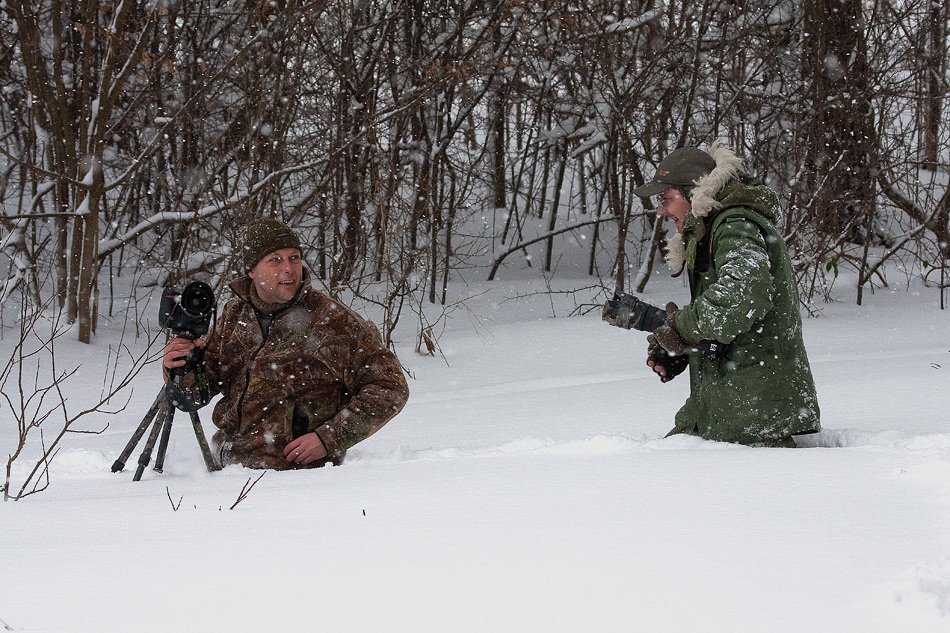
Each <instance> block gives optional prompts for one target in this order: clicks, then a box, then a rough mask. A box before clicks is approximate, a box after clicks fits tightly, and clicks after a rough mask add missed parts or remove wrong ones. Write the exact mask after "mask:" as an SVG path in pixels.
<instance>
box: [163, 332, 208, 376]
mask: <svg viewBox="0 0 950 633" xmlns="http://www.w3.org/2000/svg"><path fill="white" fill-rule="evenodd" d="M204 345H205V340H204V339H203V338H199V339H195V340H191V339H188V338H182V337H180V336H179V337H176V338H173V339H172V340H170V341H168V342H167V343H165V348H164V349H163V350H162V365H164V366H165V368H166V369H174V368H175V367H183V366H184V365H185V357H186V356H188V353H189V352H191V350H193V349H194V348H195V347H204Z"/></svg>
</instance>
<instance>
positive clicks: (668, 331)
mask: <svg viewBox="0 0 950 633" xmlns="http://www.w3.org/2000/svg"><path fill="white" fill-rule="evenodd" d="M677 312H679V308H678V307H676V304H675V303H673V302H670V303H667V304H666V322H665V323H663V325H661V326H660V327H658V328H656V329H655V330H653V336H655V337H656V340H657V342H658V343H659V344H660V345H661V346H662V347H663V349H665V350H666V351H667V352H669V354H670V356H688V355H689V353H690V352H694V351H696V346H695V345H692V344H690V343H687V342H686V341H685V340H684V339H683V337H682V336H680V333H679V332H678V331H677V330H676V313H677Z"/></svg>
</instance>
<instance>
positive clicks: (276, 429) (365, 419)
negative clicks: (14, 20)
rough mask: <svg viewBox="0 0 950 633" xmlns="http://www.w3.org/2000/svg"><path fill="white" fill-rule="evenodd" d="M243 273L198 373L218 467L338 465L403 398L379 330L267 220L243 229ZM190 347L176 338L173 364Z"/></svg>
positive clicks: (167, 360)
mask: <svg viewBox="0 0 950 633" xmlns="http://www.w3.org/2000/svg"><path fill="white" fill-rule="evenodd" d="M243 249H244V250H243V252H242V253H241V254H240V255H241V257H242V261H243V262H244V266H245V268H246V269H247V271H248V272H247V274H246V275H245V276H244V277H242V278H240V279H237V280H236V281H234V282H232V283H231V289H232V290H233V291H234V293H235V294H236V295H237V298H236V299H234V300H232V301H229V302H228V303H227V304H226V305H225V307H224V309H223V311H222V314H221V316H220V318H219V319H218V321H217V323H216V325H215V327H214V330H213V332H212V333H211V334H210V336H209V337H208V339H207V341H204V340H199V341H198V344H199V345H205V357H204V361H205V362H204V370H205V372H206V375H207V378H208V383H209V386H210V388H211V391H212V394H216V393H220V394H221V396H222V397H221V399H220V400H219V401H218V402H217V404H216V405H215V407H214V413H213V414H212V419H213V421H214V424H215V425H216V426H217V427H218V431H217V432H216V433H215V435H214V444H215V446H216V448H217V450H218V451H219V456H220V460H221V463H222V465H228V464H235V463H238V464H243V465H244V466H247V467H249V468H274V469H278V470H284V469H290V468H312V467H317V466H322V465H324V464H326V463H328V462H332V463H334V464H339V463H342V461H343V457H344V456H345V454H346V450H347V449H348V448H350V447H351V446H353V445H354V444H356V443H357V442H360V441H362V440H364V439H366V438H367V437H369V436H370V435H372V434H373V433H375V432H376V431H377V430H379V429H380V428H381V427H382V426H383V425H384V424H386V422H388V421H389V420H390V419H391V418H392V417H393V416H395V415H396V414H397V413H399V411H400V410H401V409H402V407H403V405H404V404H405V403H406V400H407V399H408V397H409V388H408V385H407V384H406V379H405V377H404V376H403V372H402V368H401V366H400V364H399V361H398V359H397V358H396V356H395V355H394V354H393V353H392V352H391V351H389V350H388V349H387V348H386V347H385V346H384V345H383V343H382V340H381V338H380V335H379V332H378V330H377V329H376V327H375V326H374V325H373V324H372V323H370V322H368V321H365V320H364V319H362V318H361V317H359V316H358V315H357V314H356V313H355V312H353V311H352V310H350V309H349V308H348V307H346V306H344V305H343V304H341V303H339V302H337V301H335V300H333V299H331V298H329V297H327V296H326V295H324V294H322V293H319V292H317V291H316V290H314V289H313V288H312V287H311V285H310V278H309V273H308V272H307V270H306V269H304V268H303V265H302V260H301V251H300V241H299V239H298V237H297V235H296V234H295V233H294V232H293V231H292V230H291V229H289V228H288V227H286V226H284V225H283V224H281V223H279V222H277V221H275V220H270V219H265V220H259V221H257V222H255V223H253V224H251V225H250V226H249V227H248V230H247V239H246V241H245V244H244V247H243ZM193 346H194V343H193V342H192V341H189V340H188V339H184V338H175V339H173V340H172V341H170V342H169V343H168V345H166V347H165V352H164V360H163V362H164V365H165V367H166V368H168V369H171V368H173V367H178V366H181V365H183V364H184V360H183V359H182V357H183V356H185V355H186V354H187V353H188V352H189V351H190V350H191V349H192V347H193Z"/></svg>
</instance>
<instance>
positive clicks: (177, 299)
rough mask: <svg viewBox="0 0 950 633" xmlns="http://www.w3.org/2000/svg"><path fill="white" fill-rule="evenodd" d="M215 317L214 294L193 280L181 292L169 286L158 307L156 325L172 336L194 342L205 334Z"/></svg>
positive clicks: (204, 285)
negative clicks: (212, 317)
mask: <svg viewBox="0 0 950 633" xmlns="http://www.w3.org/2000/svg"><path fill="white" fill-rule="evenodd" d="M213 314H214V291H213V290H211V286H209V285H208V284H206V283H204V282H203V281H193V282H191V283H190V284H188V285H187V286H185V289H184V290H181V289H180V288H177V287H175V286H168V287H166V288H165V291H164V292H163V293H162V302H161V304H160V305H159V306H158V324H159V325H161V326H162V327H163V328H166V329H168V330H171V331H172V333H173V334H174V335H175V336H180V337H182V338H190V339H196V338H198V337H200V336H202V335H204V334H207V333H208V328H209V327H211V316H212V315H213Z"/></svg>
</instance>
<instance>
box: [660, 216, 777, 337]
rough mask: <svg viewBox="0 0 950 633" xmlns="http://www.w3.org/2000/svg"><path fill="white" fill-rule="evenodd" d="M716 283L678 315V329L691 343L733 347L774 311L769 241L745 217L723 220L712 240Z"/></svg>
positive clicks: (714, 281)
mask: <svg viewBox="0 0 950 633" xmlns="http://www.w3.org/2000/svg"><path fill="white" fill-rule="evenodd" d="M711 239H712V244H713V253H712V262H713V267H714V269H713V270H710V271H709V272H707V273H705V274H707V275H714V279H713V281H712V283H710V284H708V285H707V286H706V288H705V290H704V291H703V292H702V294H700V295H699V296H698V297H696V298H694V299H693V301H692V302H690V304H689V305H687V306H686V307H684V308H683V309H682V310H680V311H679V312H678V313H677V315H676V328H677V330H678V331H679V333H680V335H681V336H682V337H683V338H684V339H686V340H687V341H690V342H697V341H701V340H715V341H719V342H721V343H730V342H732V341H733V340H734V339H735V338H736V337H737V336H740V335H741V334H744V333H745V332H749V331H750V330H752V329H753V328H754V327H755V324H756V322H757V321H759V320H761V319H762V318H763V317H764V316H765V315H766V314H768V312H769V311H770V310H771V309H772V305H773V298H774V285H773V279H772V275H771V271H770V266H769V256H768V250H767V249H766V244H765V238H764V237H763V236H762V233H761V232H760V231H759V228H758V226H757V225H756V224H755V223H753V222H751V221H749V220H747V219H745V218H731V219H728V220H725V221H724V222H722V224H720V225H719V227H718V228H717V229H716V232H715V235H713V236H712V238H711Z"/></svg>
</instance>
